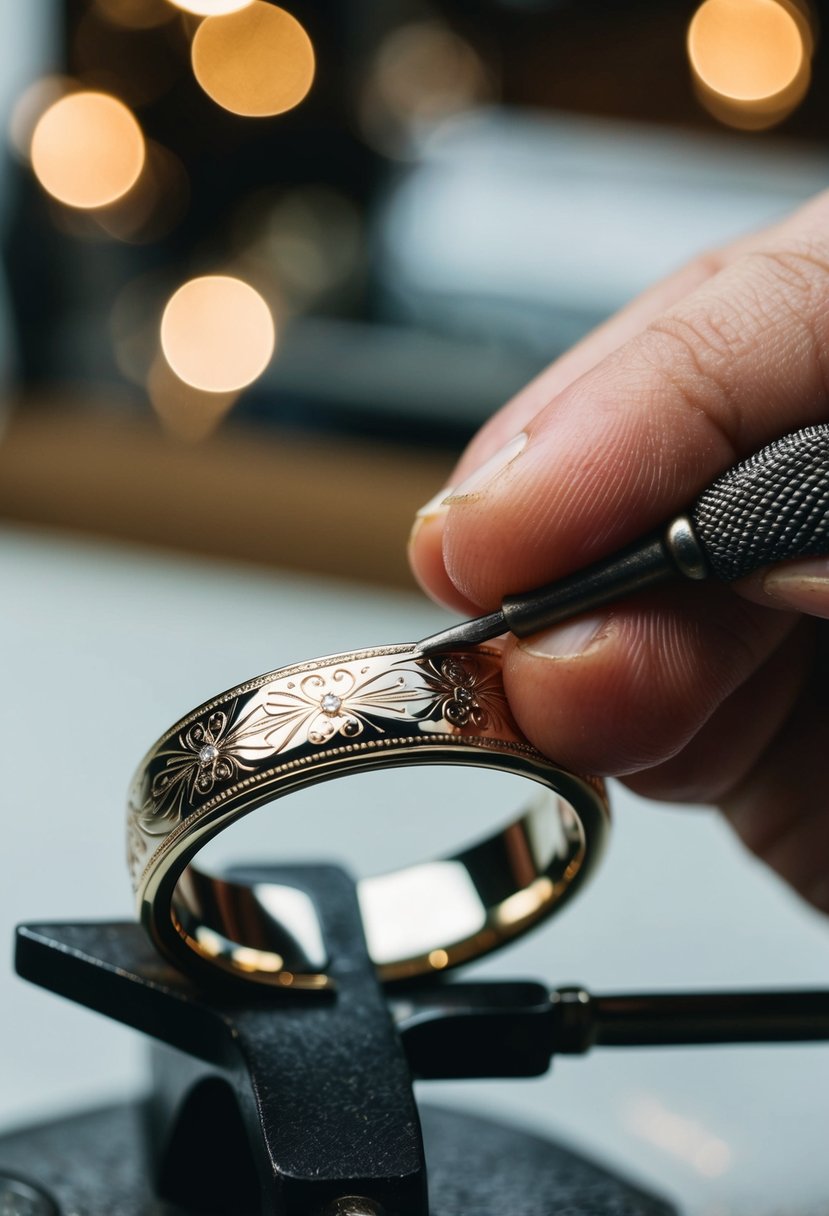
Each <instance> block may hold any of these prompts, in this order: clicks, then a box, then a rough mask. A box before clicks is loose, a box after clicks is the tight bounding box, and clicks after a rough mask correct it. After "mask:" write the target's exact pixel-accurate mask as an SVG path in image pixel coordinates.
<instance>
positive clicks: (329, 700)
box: [320, 692, 342, 714]
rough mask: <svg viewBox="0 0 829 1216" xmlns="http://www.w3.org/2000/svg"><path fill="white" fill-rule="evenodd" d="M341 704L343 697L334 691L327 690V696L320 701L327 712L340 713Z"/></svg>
mask: <svg viewBox="0 0 829 1216" xmlns="http://www.w3.org/2000/svg"><path fill="white" fill-rule="evenodd" d="M341 705H342V699H341V698H340V697H338V696H337V694H336V693H333V692H327V693H326V694H325V696H324V697H323V698H322V700H321V701H320V707H321V708H322V709H323V710H324V711H325V713H327V714H337V713H339V712H340V706H341Z"/></svg>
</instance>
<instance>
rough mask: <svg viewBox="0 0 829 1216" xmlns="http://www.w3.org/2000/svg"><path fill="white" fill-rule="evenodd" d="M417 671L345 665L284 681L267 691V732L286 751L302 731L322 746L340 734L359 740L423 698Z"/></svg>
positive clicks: (307, 737) (381, 731)
mask: <svg viewBox="0 0 829 1216" xmlns="http://www.w3.org/2000/svg"><path fill="white" fill-rule="evenodd" d="M415 674H416V673H415V672H413V671H408V672H406V671H401V670H397V671H395V670H394V669H392V670H391V671H388V670H386V671H379V672H378V671H376V670H374V669H372V667H371V666H370V665H369V664H363V665H362V666H360V667H359V668H357V669H356V670H355V669H354V668H351V667H348V666H346V665H345V664H343V665H339V666H337V667H334V668H333V669H331V670H328V671H326V670H323V671H320V672H313V673H311V674H310V675H306V676H302V677H300V678H297V679H292V680H287V681H282V682H280V683H279V684H276V685H273V686H272V687H271V688H269V689H268V690H267V697H266V700H265V707H264V708H265V713H266V714H267V715H268V716H269V718H271V719H272V721H273V724H274V725H273V729H270V728H269V729H268V730H267V732H266V733H267V737H268V739H269V741H270V742H271V743H272V744H273V745H274V746H276V747H278V749H279V750H282V749H283V748H285V747H288V746H289V745H290V744H291V743H293V742H294V740H295V739H296V738H297V736H299V737H300V738H301V740H302V741H307V742H308V743H312V744H316V745H318V746H319V745H322V744H324V743H328V741H329V740H330V739H332V738H333V737H334V735H337V734H339V735H343V736H344V737H345V738H346V739H354V738H357V737H358V736H359V735H362V734H363V732H364V730H365V728H366V726H367V725H369V724H370V725H371V726H373V727H374V729H375V730H376V731H378V732H379V733H381V734H382V733H383V730H384V728H383V725H382V719H383V718H388V717H391V718H396V719H403V718H405V717H406V710H407V705H408V704H409V703H410V702H412V701H416V700H422V699H423V691H422V689H418V688H416V687H413V686H412V683H411V680H410V679H409V678H407V677H410V676H412V675H415Z"/></svg>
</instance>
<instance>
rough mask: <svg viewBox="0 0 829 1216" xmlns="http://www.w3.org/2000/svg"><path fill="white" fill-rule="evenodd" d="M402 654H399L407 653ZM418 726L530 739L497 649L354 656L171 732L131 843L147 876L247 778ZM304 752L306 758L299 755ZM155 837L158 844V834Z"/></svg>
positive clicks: (228, 703) (208, 711) (255, 688)
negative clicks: (172, 842)
mask: <svg viewBox="0 0 829 1216" xmlns="http://www.w3.org/2000/svg"><path fill="white" fill-rule="evenodd" d="M398 656H399V657H398ZM401 728H402V732H403V733H404V734H407V735H411V734H412V733H414V734H415V735H418V736H419V737H423V738H424V740H425V739H428V736H429V735H430V734H431V735H435V734H439V735H441V736H442V738H443V739H444V740H445V741H448V738H447V737H451V736H453V735H459V736H474V737H477V738H479V739H480V738H481V737H482V736H489V737H493V738H497V739H499V740H506V741H508V742H509V741H518V742H521V736H520V734H519V732H518V730H517V727H516V726H515V724H514V722H513V721H512V718H511V715H510V713H509V709H508V707H507V702H506V697H505V694H504V690H503V685H502V681H501V665H500V660H499V658H498V657H497V656H496V655H493V654H491V653H487V652H478V653H475V654H464V655H462V656H457V655H454V654H453V655H443V656H436V657H433V658H418V657H417V656H416V655H413V654H412V653H411V651H407V650H402V652H401V651H398V652H397V653H396V654H394V653H392V654H391V655H388V654H387V655H384V656H382V657H381V658H380V659H379V661H378V657H377V656H376V655H375V656H372V655H371V654H368V655H365V656H363V655H360V654H356V655H353V656H351V655H344V656H342V658H341V659H334V660H332V661H331V662H330V663H319V664H318V665H317V666H316V667H315V668H314V669H313V670H310V671H308V670H306V671H303V670H302V669H301V668H299V669H294V670H293V671H289V672H287V673H286V674H285V675H280V674H277V675H275V676H274V677H272V678H263V679H262V680H261V681H257V682H254V683H252V684H251V685H249V686H247V687H245V688H240V689H237V690H235V691H234V692H233V693H231V694H229V695H228V697H227V698H226V699H220V700H217V701H215V702H214V703H213V705H212V706H208V707H206V708H205V709H204V711H203V712H202V713H201V714H198V715H193V716H192V717H191V718H189V719H187V720H186V721H185V722H184V723H183V724H182V726H181V728H180V729H179V730H178V731H177V732H175V733H173V734H172V735H169V736H167V737H166V738H165V739H164V740H163V741H162V743H161V744H160V745H159V747H158V748H157V749H156V750H155V751H154V752H153V753H152V754H151V756H150V758H149V760H148V762H147V765H146V767H145V768H144V769H143V771H142V772H139V774H137V778H136V785H135V787H134V791H133V794H132V796H131V799H130V819H129V824H128V838H127V848H128V856H129V863H130V869H131V872H132V874H133V877H134V879H136V880H137V876H138V874H140V873H141V871H142V869H143V867H144V865H145V863H146V861H147V860H148V857H149V855H150V854H151V853H152V852H153V851H154V849H155V848H156V847H157V844H158V839H157V838H158V837H161V836H166V835H167V834H168V833H169V832H171V831H172V830H173V829H174V828H175V827H176V826H177V825H178V824H179V823H181V822H182V821H183V820H184V819H187V818H188V817H189V816H190V815H191V814H193V812H194V811H196V810H198V808H199V807H200V806H202V805H203V804H205V803H207V802H209V801H210V800H211V799H213V798H214V797H215V796H217V795H221V794H222V793H223V791H224V790H226V789H230V788H232V787H234V785H235V784H236V783H238V781H239V780H240V779H242V778H248V777H249V778H252V779H254V780H255V779H256V777H257V775H258V774H259V773H262V774H265V773H267V772H272V771H273V769H274V767H278V766H279V765H280V764H283V763H285V764H289V765H290V764H291V763H297V762H301V763H307V762H310V763H313V755H314V753H315V752H317V751H324V750H325V749H326V746H327V745H328V746H333V745H335V744H336V743H337V739H339V740H340V742H341V744H342V745H345V744H348V743H350V742H351V741H360V742H359V743H355V746H359V747H361V748H362V747H366V746H369V747H371V746H374V742H373V741H374V740H377V742H378V743H381V742H382V740H383V738H384V737H385V736H386V735H387V734H388V732H389V730H392V731H393V733H394V734H395V735H399V734H400V733H401ZM296 758H299V759H298V760H297V759H296ZM153 838H155V840H156V843H153Z"/></svg>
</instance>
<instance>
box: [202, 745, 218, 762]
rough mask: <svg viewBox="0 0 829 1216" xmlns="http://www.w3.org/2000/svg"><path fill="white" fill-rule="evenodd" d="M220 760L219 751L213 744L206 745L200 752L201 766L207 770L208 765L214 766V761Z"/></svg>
mask: <svg viewBox="0 0 829 1216" xmlns="http://www.w3.org/2000/svg"><path fill="white" fill-rule="evenodd" d="M218 758H219V749H218V747H214V746H213V744H212V743H205V745H204V747H203V748H202V749H201V751H200V752H199V764H200V765H201V766H202V768H205V767H206V766H207V765H208V764H212V763H213V761H214V760H218Z"/></svg>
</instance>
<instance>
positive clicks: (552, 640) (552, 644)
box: [518, 616, 609, 659]
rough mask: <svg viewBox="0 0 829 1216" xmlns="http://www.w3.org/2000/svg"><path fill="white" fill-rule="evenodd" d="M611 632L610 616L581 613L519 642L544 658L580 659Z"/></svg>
mask: <svg viewBox="0 0 829 1216" xmlns="http://www.w3.org/2000/svg"><path fill="white" fill-rule="evenodd" d="M608 632H609V630H608V617H606V616H580V617H577V618H576V620H574V621H567V622H566V623H565V624H563V625H556V626H555V628H554V629H548V630H547V632H546V633H537V634H536V635H535V636H534V637H531V638H522V639H521V641H520V642H519V643H518V645H519V646H520V647H521V649H522V650H525V651H526V652H527V653H528V654H534V655H538V656H539V657H540V658H544V659H577V658H579V657H580V656H581V655H583V654H586V653H587V651H588V650H592V649H593V648H594V647H595V646H597V645H598V643H599V642H602V641H604V639H605V638H606V637H607V635H608Z"/></svg>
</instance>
